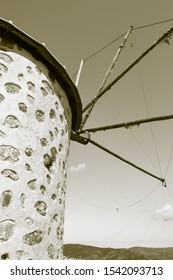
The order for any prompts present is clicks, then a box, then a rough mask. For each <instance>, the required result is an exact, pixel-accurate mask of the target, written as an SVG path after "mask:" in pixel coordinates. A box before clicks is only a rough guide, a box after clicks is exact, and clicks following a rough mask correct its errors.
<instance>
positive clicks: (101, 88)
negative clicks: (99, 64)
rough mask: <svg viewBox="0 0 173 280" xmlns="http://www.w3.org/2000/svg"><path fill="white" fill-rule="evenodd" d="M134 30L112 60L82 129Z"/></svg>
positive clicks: (127, 34) (126, 37) (85, 117)
mask: <svg viewBox="0 0 173 280" xmlns="http://www.w3.org/2000/svg"><path fill="white" fill-rule="evenodd" d="M132 29H133V27H132V26H131V27H130V29H129V30H128V31H127V33H126V35H125V37H124V40H123V42H122V43H121V45H120V47H119V48H118V51H117V52H116V54H115V56H114V58H113V60H112V63H111V65H110V66H109V68H108V70H107V72H106V75H105V77H104V79H103V81H102V83H101V85H100V87H99V89H98V92H97V95H96V97H95V99H94V101H93V102H92V104H91V106H90V107H89V108H88V112H87V113H86V115H85V116H84V118H83V121H82V124H81V127H80V129H82V128H83V127H84V125H85V123H86V122H87V119H88V118H89V116H90V114H91V112H92V110H93V108H94V106H95V104H96V102H97V96H99V94H100V93H101V92H102V91H103V88H104V86H105V84H106V82H107V80H108V78H109V76H110V74H111V72H112V70H113V68H114V66H115V63H116V62H117V60H118V58H119V56H120V54H121V52H122V50H123V48H124V47H125V44H126V41H127V39H128V37H129V35H130V32H131V31H132Z"/></svg>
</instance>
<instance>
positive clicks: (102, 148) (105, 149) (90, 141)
mask: <svg viewBox="0 0 173 280" xmlns="http://www.w3.org/2000/svg"><path fill="white" fill-rule="evenodd" d="M88 142H89V143H91V144H93V145H94V146H96V147H97V148H99V149H101V150H103V151H105V152H106V153H108V154H110V155H112V156H114V157H116V158H118V159H119V160H121V161H123V162H125V163H126V164H128V165H131V166H132V167H134V168H136V169H138V170H139V171H141V172H143V173H145V174H147V175H149V176H151V177H153V178H155V179H157V180H159V181H161V182H162V185H163V186H164V187H167V186H166V181H165V179H164V178H161V177H158V176H156V175H154V174H152V173H151V172H148V171H147V170H145V169H143V168H141V167H139V166H137V165H136V164H134V163H132V162H130V161H129V160H126V159H124V158H123V157H121V156H119V155H117V154H115V153H114V152H112V151H110V150H108V149H107V148H105V147H103V146H102V145H100V144H98V143H97V142H95V141H93V140H91V139H88Z"/></svg>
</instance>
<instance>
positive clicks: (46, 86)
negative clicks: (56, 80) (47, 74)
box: [42, 80, 54, 94]
mask: <svg viewBox="0 0 173 280" xmlns="http://www.w3.org/2000/svg"><path fill="white" fill-rule="evenodd" d="M42 83H43V85H44V87H45V88H46V90H47V91H48V92H49V93H50V94H54V91H53V89H52V87H51V85H50V84H49V83H48V82H47V81H46V80H43V81H42Z"/></svg>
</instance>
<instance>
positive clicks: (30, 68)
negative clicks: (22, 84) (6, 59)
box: [26, 66, 33, 74]
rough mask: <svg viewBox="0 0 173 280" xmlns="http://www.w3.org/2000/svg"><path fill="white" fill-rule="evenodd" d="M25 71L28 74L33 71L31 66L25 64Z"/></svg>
mask: <svg viewBox="0 0 173 280" xmlns="http://www.w3.org/2000/svg"><path fill="white" fill-rule="evenodd" d="M26 71H27V72H28V73H29V74H32V73H33V71H32V67H31V66H27V67H26Z"/></svg>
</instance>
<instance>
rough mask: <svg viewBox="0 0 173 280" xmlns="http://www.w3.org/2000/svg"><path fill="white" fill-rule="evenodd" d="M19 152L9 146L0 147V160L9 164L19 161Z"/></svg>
mask: <svg viewBox="0 0 173 280" xmlns="http://www.w3.org/2000/svg"><path fill="white" fill-rule="evenodd" d="M19 155H20V152H19V151H18V150H17V149H16V148H14V147H13V146H10V145H1V146H0V160H3V161H9V162H11V163H14V162H17V161H18V160H19Z"/></svg>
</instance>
